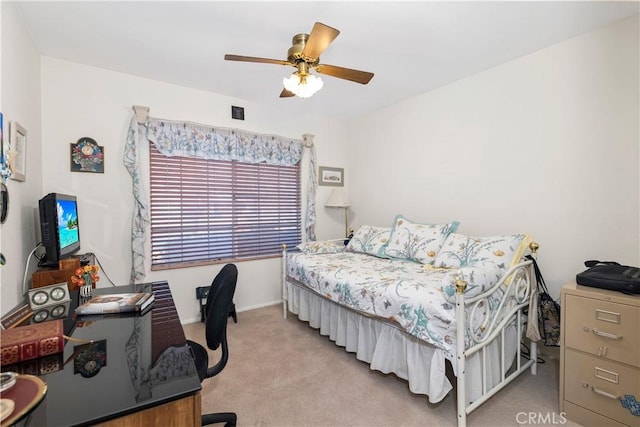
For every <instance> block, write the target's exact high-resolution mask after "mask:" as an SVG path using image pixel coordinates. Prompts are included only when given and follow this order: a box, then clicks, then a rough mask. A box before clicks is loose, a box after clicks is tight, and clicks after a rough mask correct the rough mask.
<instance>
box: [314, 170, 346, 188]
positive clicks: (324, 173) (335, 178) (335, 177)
mask: <svg viewBox="0 0 640 427" xmlns="http://www.w3.org/2000/svg"><path fill="white" fill-rule="evenodd" d="M318 185H328V186H332V187H344V169H343V168H330V167H327V166H320V167H319V172H318Z"/></svg>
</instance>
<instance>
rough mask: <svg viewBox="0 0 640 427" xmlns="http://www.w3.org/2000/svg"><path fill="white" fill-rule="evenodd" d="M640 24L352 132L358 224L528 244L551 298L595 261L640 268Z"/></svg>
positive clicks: (383, 114)
mask: <svg viewBox="0 0 640 427" xmlns="http://www.w3.org/2000/svg"><path fill="white" fill-rule="evenodd" d="M638 39H639V37H638V17H637V16H636V17H634V18H631V19H627V20H624V21H621V22H618V23H615V24H613V25H610V26H608V27H605V28H602V29H600V30H598V31H595V32H591V33H588V34H585V35H582V36H580V37H577V38H574V39H571V40H568V41H566V42H563V43H560V44H558V45H555V46H552V47H550V48H547V49H544V50H541V51H538V52H536V53H533V54H530V55H527V56H525V57H522V58H520V59H518V60H515V61H512V62H510V63H507V64H504V65H501V66H498V67H495V68H493V69H490V70H487V71H485V72H482V73H479V74H477V75H474V76H472V77H469V78H466V79H463V80H460V81H458V82H455V83H453V84H450V85H447V86H445V87H442V88H439V89H438V90H434V91H432V92H430V93H427V94H424V95H422V96H419V97H416V98H413V99H410V100H408V101H406V102H402V103H399V104H397V105H394V106H392V107H390V108H387V109H384V110H381V111H377V112H375V113H373V114H370V115H368V116H367V117H364V118H362V119H360V120H358V121H356V122H353V123H350V124H349V129H350V134H351V137H350V145H349V159H348V164H349V174H348V177H349V179H350V182H351V183H352V185H351V189H352V191H351V193H352V194H351V198H352V201H353V212H354V220H353V222H354V225H356V226H357V225H360V224H373V225H390V224H391V220H392V219H393V217H394V215H395V214H397V213H403V214H404V215H406V216H407V217H408V218H410V219H413V220H415V221H424V222H439V221H448V220H452V219H457V220H459V221H460V222H461V225H460V227H459V229H458V231H459V232H461V233H465V234H469V235H477V236H488V235H494V234H510V233H516V232H528V233H531V234H532V235H533V236H534V238H535V239H536V240H537V241H538V242H539V243H540V253H539V258H538V259H539V262H540V266H541V269H542V272H543V275H544V276H545V278H546V280H547V282H548V283H549V284H550V286H551V288H552V290H551V292H552V294H553V295H555V296H557V295H558V294H559V289H560V287H561V285H562V284H564V283H566V282H567V281H570V280H573V279H575V274H576V273H578V272H579V271H582V270H583V269H584V268H583V267H584V266H583V262H584V261H585V260H587V259H605V260H617V261H620V262H623V263H629V264H632V265H638V264H639V263H640V262H639V260H640V231H639V226H640V225H639V218H640V207H639V194H640V188H639V176H638V169H639V165H640V162H639V144H640V143H639V132H638V123H639V120H638V119H639V117H640V112H639V107H638V96H639V89H640V88H639V83H638V80H639V70H638V61H639V58H638V51H639V50H638V49H639V48H638Z"/></svg>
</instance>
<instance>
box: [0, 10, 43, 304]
mask: <svg viewBox="0 0 640 427" xmlns="http://www.w3.org/2000/svg"><path fill="white" fill-rule="evenodd" d="M0 10H1V15H2V16H1V21H2V28H1V35H2V36H1V41H0V49H1V50H2V52H1V57H2V76H1V80H0V94H1V95H2V96H1V97H0V111H2V113H3V114H4V141H5V143H6V142H8V138H9V123H10V122H12V121H16V122H18V123H19V124H20V125H22V127H24V128H25V129H26V131H27V160H26V167H27V170H26V172H27V173H26V180H25V181H24V182H20V181H15V180H12V179H9V180H8V181H7V183H6V185H7V188H8V189H9V214H8V217H7V220H6V222H5V223H4V224H2V225H0V251H1V252H2V253H3V254H4V256H5V258H6V261H7V263H6V265H4V266H3V267H2V268H0V289H1V290H2V291H1V294H0V295H1V297H2V313H3V314H4V313H5V312H7V311H8V310H10V309H12V308H13V307H15V306H16V305H17V304H18V302H22V300H23V295H22V278H23V273H24V268H25V263H26V261H27V256H28V254H29V252H31V250H32V249H33V248H34V247H35V235H34V212H33V203H34V200H35V201H37V200H38V198H39V197H40V193H41V191H42V170H41V167H40V165H41V162H42V160H41V159H42V157H41V147H42V142H41V132H40V54H39V53H38V51H37V49H36V47H35V45H34V44H33V41H32V40H31V38H30V37H29V35H28V33H27V32H26V31H25V27H24V25H22V18H21V16H20V13H19V10H18V8H17V7H16V5H15V4H13V3H7V2H0ZM33 264H34V265H35V262H33Z"/></svg>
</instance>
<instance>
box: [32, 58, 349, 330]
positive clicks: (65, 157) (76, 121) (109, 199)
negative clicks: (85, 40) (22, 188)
mask: <svg viewBox="0 0 640 427" xmlns="http://www.w3.org/2000/svg"><path fill="white" fill-rule="evenodd" d="M42 70H43V72H42V76H43V77H42V111H43V113H42V132H43V135H45V138H44V143H43V157H44V159H46V160H45V161H44V162H43V165H42V167H43V174H44V188H43V194H45V193H48V192H60V193H66V194H74V195H76V196H77V197H78V201H79V216H80V233H81V241H82V252H94V253H95V254H96V255H97V256H98V259H99V260H100V262H101V263H102V265H103V267H104V269H105V271H106V274H107V275H108V276H109V277H110V278H111V279H112V280H113V281H114V282H115V283H117V284H126V283H128V282H129V274H130V269H131V255H130V247H131V241H130V240H131V239H130V229H131V213H132V206H133V199H132V195H131V178H130V176H129V174H128V172H127V171H126V169H125V168H124V166H123V164H122V156H123V153H124V142H125V137H126V131H127V128H128V126H129V121H130V120H131V117H132V114H133V112H132V109H131V107H132V105H145V106H148V107H150V116H152V117H158V118H165V119H172V120H187V121H192V122H198V123H205V124H210V125H213V126H222V127H234V128H240V129H246V130H250V131H255V132H258V133H266V134H276V135H282V136H288V137H292V138H302V135H303V134H305V133H310V134H314V135H315V138H314V143H315V145H316V148H317V152H318V162H319V164H328V165H332V166H333V165H336V166H342V163H341V162H342V161H343V160H344V158H345V157H346V152H345V148H344V147H345V146H346V144H345V136H344V135H345V134H346V130H345V127H344V125H343V124H342V123H338V122H335V121H332V120H328V119H325V118H322V117H309V116H305V115H304V114H300V115H297V116H295V117H291V116H289V115H285V114H282V113H279V112H278V110H277V108H274V107H273V106H258V105H251V104H247V103H245V102H243V101H241V100H238V99H232V98H228V97H224V96H220V95H215V94H211V93H207V92H203V91H198V90H194V89H189V88H185V87H179V86H175V85H171V84H166V83H162V82H158V81H153V80H148V79H143V78H139V77H134V76H131V75H126V74H121V73H116V72H112V71H108V70H104V69H99V68H94V67H89V66H84V65H80V64H76V63H72V62H68V61H62V60H58V59H53V58H48V57H44V58H42ZM212 78H215V77H212ZM274 102H275V103H277V102H283V100H280V99H277V98H275V99H274ZM284 102H286V100H285V101H284ZM232 105H237V106H243V107H245V121H238V120H233V119H231V106H232ZM276 105H277V104H276ZM83 136H88V137H91V138H93V139H95V140H96V141H97V142H98V144H99V145H102V146H104V152H105V173H104V174H94V173H79V172H70V171H69V144H70V143H73V142H76V141H77V140H78V139H79V138H81V137H83ZM305 182H306V181H305ZM321 190H322V192H320V193H319V196H318V200H324V199H326V197H327V195H328V193H326V194H324V192H325V191H326V189H325V188H322V189H321ZM36 202H37V199H35V198H34V200H33V203H34V204H35V203H36ZM317 213H318V227H317V229H318V237H319V238H329V237H340V236H341V235H342V233H343V231H342V227H343V226H342V224H343V223H342V222H341V220H340V218H339V217H338V218H333V217H331V216H330V213H327V211H326V210H325V209H324V208H323V207H322V206H319V207H318V209H317ZM220 268H221V265H213V266H206V267H197V268H186V269H176V270H165V271H156V272H151V271H148V274H147V277H146V279H145V280H147V281H153V280H163V279H167V280H168V281H169V284H170V285H171V289H172V292H173V295H174V298H175V302H176V306H177V308H178V313H179V315H180V318H181V320H182V321H183V322H190V321H194V320H197V319H199V308H198V307H199V306H198V303H197V301H196V299H195V290H194V289H195V288H196V286H202V285H208V284H209V283H210V282H211V280H212V279H213V276H214V275H215V274H216V273H217V272H218V271H219V270H220ZM238 269H239V278H238V287H237V290H236V297H235V302H236V306H237V307H238V309H239V310H242V309H247V308H251V307H257V306H261V305H265V304H269V303H273V302H275V301H277V300H279V298H280V259H270V260H262V261H251V262H242V263H238ZM147 270H148V268H147ZM100 285H101V286H107V285H108V283H107V280H106V277H105V275H104V274H101V282H100Z"/></svg>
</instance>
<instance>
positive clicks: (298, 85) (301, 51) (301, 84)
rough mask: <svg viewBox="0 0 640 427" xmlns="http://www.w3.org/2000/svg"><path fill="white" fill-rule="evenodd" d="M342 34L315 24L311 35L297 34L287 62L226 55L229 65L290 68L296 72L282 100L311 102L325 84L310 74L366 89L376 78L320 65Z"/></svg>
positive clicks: (356, 71) (288, 78)
mask: <svg viewBox="0 0 640 427" xmlns="http://www.w3.org/2000/svg"><path fill="white" fill-rule="evenodd" d="M338 34H340V31H338V30H336V29H335V28H332V27H330V26H328V25H325V24H322V23H320V22H316V23H315V24H314V26H313V29H312V30H311V34H296V35H295V36H293V40H292V46H291V47H290V48H289V51H288V52H287V60H286V61H284V60H281V59H269V58H256V57H253V56H241V55H225V56H224V59H225V60H227V61H242V62H259V63H265V64H278V65H290V66H292V67H294V68H296V69H297V71H295V72H294V73H293V74H292V75H291V76H290V77H285V78H284V79H283V83H284V89H283V90H282V92H281V93H280V98H288V97H292V96H299V97H301V98H308V97H310V96H311V95H313V94H314V93H315V92H317V91H318V90H320V89H321V88H322V85H323V83H322V80H321V79H320V78H319V77H316V76H315V75H313V74H311V70H315V71H316V72H317V73H320V74H326V75H327V76H331V77H337V78H339V79H345V80H350V81H352V82H356V83H361V84H363V85H366V84H367V83H369V81H370V80H371V79H372V78H373V73H369V72H367V71H360V70H354V69H351V68H344V67H338V66H335V65H327V64H320V54H321V53H322V52H324V50H325V49H326V48H327V47H329V45H330V44H331V42H333V41H334V40H335V38H336V37H338Z"/></svg>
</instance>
